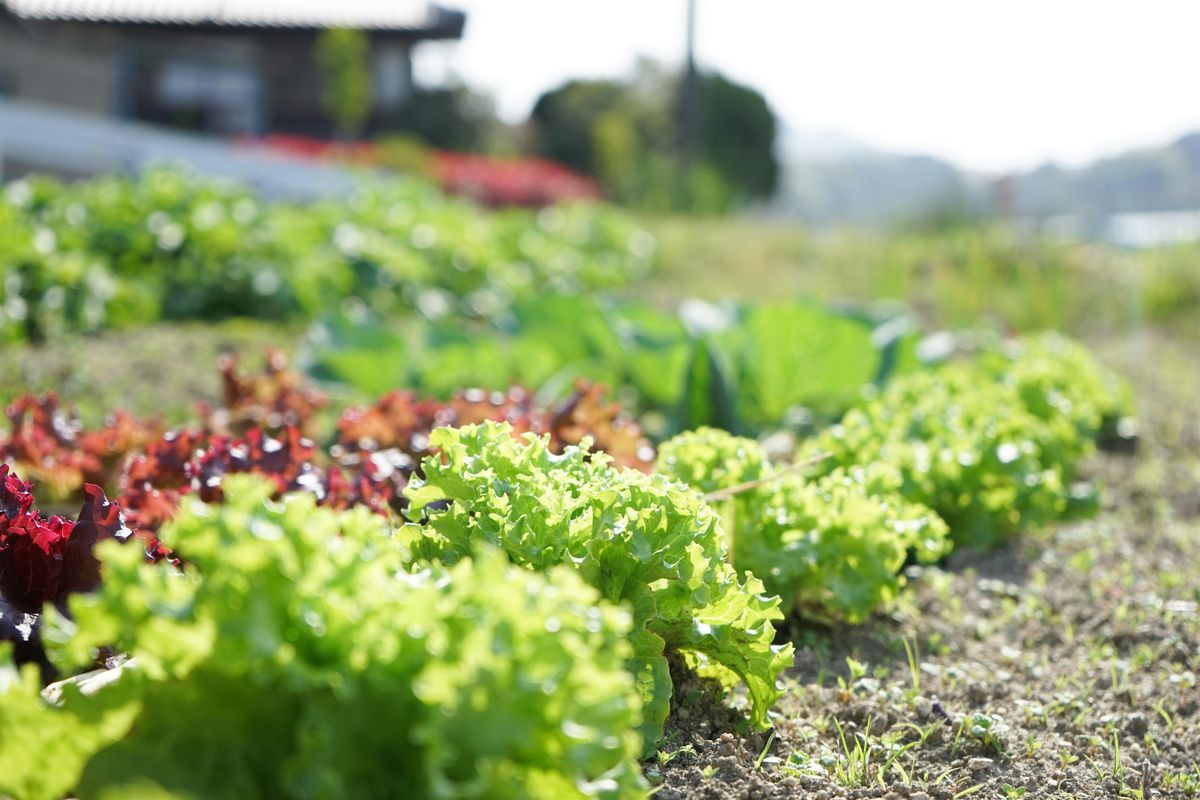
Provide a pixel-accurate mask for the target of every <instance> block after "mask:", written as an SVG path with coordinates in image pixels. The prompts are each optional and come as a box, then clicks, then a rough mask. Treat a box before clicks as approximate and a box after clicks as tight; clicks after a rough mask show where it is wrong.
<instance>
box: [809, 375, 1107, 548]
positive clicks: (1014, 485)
mask: <svg viewBox="0 0 1200 800" xmlns="http://www.w3.org/2000/svg"><path fill="white" fill-rule="evenodd" d="M1020 374H1021V373H1020V372H1019V371H1017V370H1013V371H1011V373H1004V374H997V373H995V372H993V371H990V370H988V369H986V368H983V367H981V366H980V365H979V364H978V363H975V362H959V363H954V364H951V365H948V366H946V367H944V368H941V369H937V370H930V371H928V372H921V373H914V374H911V375H905V376H903V377H901V378H898V379H897V380H896V381H894V382H893V383H891V384H890V385H889V386H888V387H887V388H886V389H885V390H884V391H883V392H882V393H881V394H880V395H879V396H878V397H877V398H875V399H873V400H870V401H868V402H867V403H865V404H864V405H863V406H861V407H859V408H856V409H853V410H851V411H850V412H848V413H847V414H846V416H845V417H844V418H843V420H842V421H841V423H840V424H838V425H835V426H833V427H832V428H830V429H829V430H828V431H826V432H825V433H823V434H822V435H820V436H819V437H817V438H816V439H815V440H814V441H813V442H811V443H810V444H809V445H808V446H807V447H806V448H805V452H817V451H827V452H829V453H831V454H832V455H831V457H830V458H829V459H827V460H826V461H825V462H823V465H822V467H821V469H822V470H823V471H825V472H831V471H832V470H834V469H836V468H837V467H844V468H849V467H854V466H858V465H873V466H874V468H876V469H879V468H880V467H888V468H891V469H894V470H895V471H896V473H897V474H898V475H899V477H900V482H899V491H900V493H901V494H902V495H903V496H904V497H905V498H907V499H908V500H910V501H913V502H916V503H920V504H922V505H925V506H928V507H929V508H932V509H933V510H934V511H936V512H937V513H938V514H939V515H940V516H941V517H942V519H944V520H945V521H946V523H947V524H948V525H949V526H950V532H951V536H952V537H953V539H954V541H955V542H956V543H957V544H964V545H969V546H973V547H981V548H989V547H993V546H995V545H997V544H999V543H1000V542H1002V541H1004V540H1005V539H1007V538H1008V537H1010V536H1012V535H1014V534H1015V533H1017V532H1018V531H1020V530H1022V529H1024V528H1029V527H1036V526H1038V525H1042V524H1045V523H1048V522H1051V521H1054V520H1057V519H1060V518H1062V517H1064V516H1066V515H1067V514H1068V512H1070V511H1073V510H1077V509H1081V508H1086V507H1087V506H1088V505H1089V504H1090V488H1087V487H1083V486H1082V485H1076V480H1075V479H1076V476H1077V464H1078V462H1079V461H1080V459H1082V458H1083V457H1084V456H1085V455H1087V454H1088V453H1089V452H1090V451H1091V449H1092V447H1093V442H1092V439H1091V438H1090V436H1089V435H1088V433H1089V431H1094V427H1093V426H1092V423H1093V422H1094V415H1092V414H1091V413H1090V412H1087V413H1085V414H1080V415H1078V416H1072V415H1070V414H1068V413H1066V412H1063V411H1055V410H1053V406H1046V407H1041V406H1039V405H1037V403H1038V402H1041V401H1043V400H1047V398H1046V396H1044V395H1042V394H1038V393H1037V392H1035V391H1034V390H1033V388H1031V387H1034V386H1036V385H1037V382H1036V381H1032V380H1028V381H1025V382H1022V381H1021V380H1020V379H1019V376H1020ZM1014 376H1018V377H1014ZM1035 401H1037V402H1035ZM1047 402H1052V401H1051V400H1047ZM1080 410H1081V411H1082V409H1080Z"/></svg>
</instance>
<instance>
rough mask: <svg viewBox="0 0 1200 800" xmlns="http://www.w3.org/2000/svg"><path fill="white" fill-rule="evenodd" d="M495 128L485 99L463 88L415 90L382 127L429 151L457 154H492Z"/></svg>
mask: <svg viewBox="0 0 1200 800" xmlns="http://www.w3.org/2000/svg"><path fill="white" fill-rule="evenodd" d="M498 125H499V122H498V120H497V119H496V114H495V110H494V108H493V105H492V102H491V100H490V99H489V98H488V97H485V96H484V95H481V94H479V93H477V92H473V91H471V90H470V89H469V88H467V87H466V86H450V87H446V88H438V89H415V90H414V91H413V92H412V93H411V94H410V95H409V97H408V99H406V100H405V101H404V102H403V103H402V104H401V105H400V107H399V108H397V109H396V110H395V111H394V112H392V113H390V114H389V115H388V116H387V119H386V120H384V124H383V126H382V128H383V130H385V131H386V132H387V133H389V134H407V135H410V136H415V137H416V138H418V139H420V140H421V141H422V142H424V143H425V144H427V145H428V146H430V147H437V148H440V149H443V150H456V151H460V152H481V151H487V150H493V149H494V146H493V145H494V144H495V140H496V139H497V132H496V130H495V129H496V127H497V126H498Z"/></svg>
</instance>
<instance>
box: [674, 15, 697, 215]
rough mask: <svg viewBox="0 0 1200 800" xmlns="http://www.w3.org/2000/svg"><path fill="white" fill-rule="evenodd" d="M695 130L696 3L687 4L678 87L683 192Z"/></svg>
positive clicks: (679, 172)
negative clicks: (684, 37)
mask: <svg viewBox="0 0 1200 800" xmlns="http://www.w3.org/2000/svg"><path fill="white" fill-rule="evenodd" d="M699 129H700V76H699V74H698V73H697V71H696V0H687V55H686V61H685V62H684V67H683V80H682V81H681V83H680V87H679V120H678V130H677V131H676V134H677V136H676V139H677V141H676V145H677V147H678V166H677V174H676V181H677V183H678V185H679V188H680V190H683V189H684V188H685V185H686V181H687V172H688V168H689V167H690V166H691V165H692V162H693V161H694V160H695V157H696V149H697V144H698V143H697V139H698V138H699V136H698V134H699ZM681 194H682V192H681Z"/></svg>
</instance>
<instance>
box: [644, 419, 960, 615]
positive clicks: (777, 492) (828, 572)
mask: <svg viewBox="0 0 1200 800" xmlns="http://www.w3.org/2000/svg"><path fill="white" fill-rule="evenodd" d="M656 469H657V471H658V472H660V473H664V474H667V475H670V476H672V477H675V478H679V479H680V480H683V481H684V482H686V483H689V484H690V485H692V486H694V487H695V488H697V489H699V490H700V491H703V492H705V493H712V492H715V491H719V490H722V489H727V488H730V487H732V486H736V485H738V484H742V483H747V482H751V481H761V483H760V484H759V485H757V486H752V487H750V488H748V489H746V490H744V491H741V492H739V493H737V494H734V495H733V496H732V497H729V498H727V499H720V500H716V501H715V502H716V505H717V507H718V509H719V510H720V511H721V513H722V514H723V516H724V519H725V523H726V524H725V529H726V530H727V531H728V532H729V537H730V540H731V541H730V543H729V547H730V550H731V552H732V553H733V554H734V559H733V561H734V565H735V566H736V567H737V569H739V570H749V571H750V572H752V573H753V574H754V575H756V576H758V577H759V578H760V579H761V580H762V581H763V583H764V584H765V585H766V588H767V590H768V591H770V592H774V593H777V594H779V595H780V596H781V597H783V599H784V602H785V603H786V604H788V605H789V606H793V605H794V606H795V607H796V608H797V609H798V610H799V611H800V612H801V613H802V614H804V615H805V616H807V617H810V618H819V619H842V620H847V621H850V622H860V621H862V620H863V619H864V618H865V617H866V616H867V615H868V614H870V613H871V612H872V611H874V610H875V609H876V608H878V607H880V606H882V605H885V604H887V603H888V602H890V601H891V600H893V599H894V598H895V596H896V594H897V592H898V591H899V588H900V586H901V585H902V584H903V576H902V575H900V570H901V568H902V567H903V566H904V563H905V560H906V558H907V557H908V555H909V554H910V553H912V554H914V555H915V557H916V559H917V560H918V561H921V562H923V563H929V562H932V561H936V560H937V559H938V558H940V557H941V556H943V555H945V553H946V552H947V551H948V550H949V542H948V540H947V538H946V525H945V523H944V522H942V520H941V519H940V518H939V517H938V516H937V515H936V514H934V513H933V512H932V511H930V510H929V509H928V508H925V507H924V506H920V505H918V504H915V503H910V502H908V501H906V500H904V499H903V498H902V497H901V496H900V495H899V494H898V493H897V491H896V490H897V489H898V486H899V480H898V478H897V477H896V476H895V475H894V474H892V473H888V472H886V471H878V470H871V471H868V470H864V469H861V468H853V469H849V470H845V469H837V470H834V471H833V472H832V473H831V474H829V475H828V476H826V477H823V478H820V479H818V480H815V481H810V480H806V479H805V478H804V477H803V476H802V475H800V474H798V473H795V472H787V471H781V470H778V469H776V468H775V467H774V466H772V465H771V464H770V463H768V460H767V457H766V455H765V453H764V452H763V450H762V448H761V447H760V446H759V445H758V443H757V442H755V441H753V440H751V439H745V438H740V437H736V436H733V435H731V434H729V433H726V432H725V431H721V430H716V429H713V428H701V429H699V430H696V431H691V432H688V433H684V434H681V435H679V436H676V437H675V438H674V439H671V440H670V441H668V442H665V443H664V444H663V445H662V447H661V448H660V449H659V458H658V463H657V467H656Z"/></svg>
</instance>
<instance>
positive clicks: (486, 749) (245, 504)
mask: <svg viewBox="0 0 1200 800" xmlns="http://www.w3.org/2000/svg"><path fill="white" fill-rule="evenodd" d="M271 491H272V489H271V487H270V486H269V485H268V484H266V483H263V482H260V481H258V480H256V479H254V478H252V477H250V476H229V477H228V478H227V480H226V483H225V497H226V502H225V504H224V505H221V506H206V505H204V504H202V503H200V502H199V501H197V500H195V499H191V498H189V499H188V500H187V501H186V502H185V504H184V506H183V509H182V511H181V513H180V515H179V516H178V518H177V519H176V520H175V521H174V522H173V523H171V524H169V525H168V526H167V527H166V528H165V529H164V531H163V538H164V539H165V540H167V541H168V542H172V543H173V542H176V541H182V540H186V541H187V550H188V557H189V563H188V565H187V566H186V567H185V568H184V569H183V570H182V571H179V570H176V569H173V568H168V567H167V566H166V565H157V566H148V565H146V564H144V563H143V556H142V554H141V553H140V551H139V550H138V549H137V548H129V547H120V546H119V545H116V544H109V543H104V544H102V545H100V546H99V547H98V548H97V550H98V553H99V555H100V558H101V559H102V561H103V563H104V568H105V577H106V579H105V583H104V586H103V588H102V589H101V590H100V591H99V592H98V593H97V594H95V595H89V596H77V597H73V598H72V602H71V608H72V611H73V613H74V622H73V623H70V622H67V621H66V620H65V619H63V618H57V619H56V620H54V622H53V624H52V625H51V627H50V629H49V630H48V632H47V638H48V639H49V640H50V641H51V642H53V643H55V644H56V647H55V650H54V652H55V655H56V656H57V657H58V658H59V659H60V661H61V662H62V663H74V664H80V663H85V662H86V661H89V660H90V659H91V658H92V657H93V654H94V652H95V649H96V648H98V647H101V646H105V645H110V644H113V643H117V644H118V645H119V647H120V648H121V649H122V651H124V652H126V653H128V654H129V655H130V656H131V657H132V658H133V659H136V661H131V662H129V663H132V664H136V666H135V667H134V668H129V669H126V670H125V671H124V673H123V674H122V676H121V677H120V679H119V680H117V681H116V682H115V684H113V685H111V686H109V687H106V688H104V689H102V690H101V691H99V692H97V693H96V694H95V695H94V696H92V697H82V696H79V695H78V694H77V693H76V694H74V695H69V696H68V697H67V701H66V703H65V705H64V707H63V708H55V707H51V706H49V705H48V704H45V703H42V702H41V701H40V698H36V697H34V696H32V695H31V694H30V691H31V687H30V686H26V685H25V684H20V685H19V687H18V688H17V689H16V690H15V691H16V692H17V694H13V691H14V690H13V688H11V687H10V689H9V692H8V693H6V694H4V695H0V709H3V710H0V719H3V720H4V721H5V722H7V721H8V720H7V719H5V715H9V714H11V713H21V714H24V716H23V717H20V718H19V720H18V721H19V722H20V723H21V725H22V733H21V736H22V740H23V744H22V743H19V742H17V741H15V740H14V739H13V738H11V737H3V738H0V754H3V756H4V763H5V765H6V770H5V774H4V776H2V777H0V794H3V793H4V792H5V791H10V792H11V793H12V794H14V795H15V796H19V797H25V798H29V799H30V800H39V798H53V797H59V796H61V795H62V794H63V793H64V791H65V790H67V789H70V788H71V787H72V786H75V791H76V793H77V794H78V796H80V797H82V798H128V797H151V796H154V797H164V796H175V797H206V798H235V797H236V798H252V797H293V798H321V797H396V796H400V795H404V796H406V797H440V798H485V797H486V798H545V799H546V800H549V798H559V797H580V798H611V799H613V800H618V799H621V798H631V797H641V796H644V792H645V783H644V779H643V778H642V776H641V773H640V771H639V767H638V764H637V756H638V755H639V754H640V752H641V744H642V743H641V740H640V737H639V736H638V735H637V733H636V729H637V726H638V724H639V722H640V719H641V713H640V700H639V698H638V695H637V692H636V691H635V689H634V683H633V680H632V678H631V676H630V674H629V673H628V671H627V669H626V664H627V661H628V659H629V658H630V656H631V654H632V649H631V648H630V646H629V645H628V644H627V641H626V639H627V634H628V632H629V630H630V619H629V614H628V613H627V612H626V611H624V610H621V609H619V608H616V607H614V606H611V605H609V604H606V603H603V602H601V600H600V598H599V596H598V594H597V592H596V591H595V590H594V589H592V588H591V587H589V586H587V585H586V584H585V583H584V582H583V581H582V580H580V579H579V577H578V576H577V575H575V574H573V571H572V570H570V569H567V568H562V567H559V568H556V569H550V570H547V571H545V572H543V573H534V572H531V571H529V570H523V569H519V568H517V567H514V566H512V565H510V564H509V563H508V561H507V559H505V558H504V556H503V555H502V554H500V553H497V552H494V551H488V550H487V549H485V548H476V550H475V551H474V557H473V558H472V559H471V560H463V561H460V562H459V563H458V564H456V565H454V566H453V567H450V568H448V569H444V568H441V567H430V568H426V569H416V570H414V569H411V568H410V566H409V564H410V560H409V558H408V555H407V553H406V551H405V549H404V548H403V547H402V546H401V544H400V543H399V541H398V540H397V539H396V538H395V537H394V536H391V535H389V534H388V533H387V531H386V524H385V523H384V522H383V521H382V520H381V519H380V518H379V517H376V516H373V515H371V514H370V513H369V512H366V511H363V510H355V511H349V512H335V511H330V510H328V509H324V508H318V507H316V506H315V505H314V502H313V500H312V499H311V497H309V496H307V495H303V494H297V495H289V496H287V497H285V498H284V499H283V500H280V501H271V500H270V499H269V497H270V494H271ZM11 698H16V703H17V705H13V704H12V703H10V702H9V701H10V699H11ZM131 708H132V711H131ZM10 709H16V711H15V712H10ZM102 713H103V714H107V715H108V716H105V717H100V716H98V715H100V714H102ZM114 715H115V716H114ZM55 721H57V722H58V723H59V724H58V725H57V726H56V725H55V724H53V723H54V722H55ZM101 722H103V723H104V727H103V730H100V729H99V728H100V723H101ZM47 723H50V724H47ZM89 725H90V726H91V729H95V731H96V732H95V738H94V739H93V740H91V741H90V750H91V751H93V752H94V755H91V757H90V759H89V760H87V763H86V767H84V768H83V772H82V777H81V778H80V779H79V780H78V783H77V785H76V778H78V768H79V767H80V766H82V764H81V763H80V760H79V759H78V758H76V757H75V756H73V755H72V753H80V752H87V750H86V749H83V746H82V745H80V744H79V743H78V742H76V741H74V740H72V739H70V738H62V737H60V735H59V733H58V731H61V730H64V729H66V730H68V731H77V732H78V731H84V732H86V731H87V730H88V728H87V726H89ZM71 726H74V727H71ZM131 726H132V727H131ZM0 729H4V730H9V729H10V728H8V726H6V725H3V726H0ZM0 736H3V734H0ZM78 738H80V737H79V736H76V737H75V739H78ZM87 744H88V742H84V743H83V745H87ZM16 747H25V748H26V750H25V751H18V750H15V749H13V748H16ZM30 750H33V751H34V752H36V753H38V754H41V755H43V756H45V757H54V758H56V759H57V758H61V760H60V761H57V762H56V764H57V766H56V768H55V770H53V771H49V772H48V771H47V770H46V767H45V764H44V763H39V762H37V761H35V760H33V758H32V757H30V756H26V755H25V754H26V753H27V752H28V751H30ZM68 751H70V752H68ZM10 755H12V756H13V757H10ZM23 756H24V757H23ZM68 758H75V761H69V760H68ZM10 765H11V766H12V767H15V769H12V768H11V767H10ZM52 773H53V775H52ZM48 776H57V779H58V783H57V784H56V785H49V784H48V783H45V781H48V780H49V777H48ZM38 781H43V783H40V784H39V783H38Z"/></svg>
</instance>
